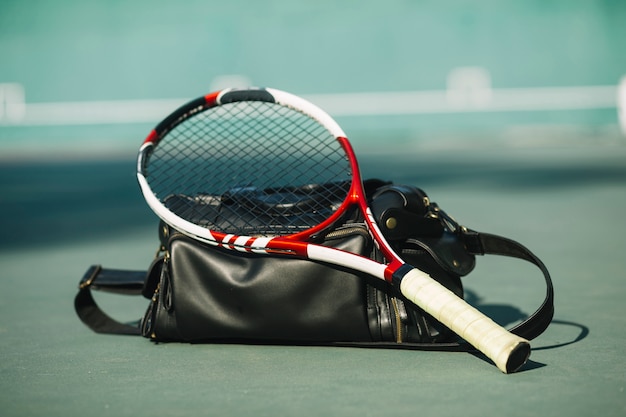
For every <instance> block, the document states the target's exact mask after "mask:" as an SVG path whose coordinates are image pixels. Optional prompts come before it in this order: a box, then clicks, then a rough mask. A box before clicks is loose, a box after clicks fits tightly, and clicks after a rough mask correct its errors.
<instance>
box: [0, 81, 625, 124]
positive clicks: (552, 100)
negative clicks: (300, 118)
mask: <svg viewBox="0 0 626 417" xmlns="http://www.w3.org/2000/svg"><path fill="white" fill-rule="evenodd" d="M2 86H4V88H0V109H1V110H2V111H0V125H4V126H11V125H12V126H38V125H96V124H132V123H156V122H158V121H159V120H161V119H162V118H163V117H165V116H166V115H168V114H169V113H171V112H172V111H173V110H174V109H176V108H177V107H178V106H180V105H181V104H183V103H185V102H186V101H188V99H184V98H181V99H155V100H110V101H85V102H49V103H25V102H24V101H23V96H21V97H18V96H16V94H17V93H20V91H21V90H20V89H19V88H16V86H19V84H0V87H2ZM16 92H17V93H16ZM11 94H13V95H11ZM303 97H304V98H306V99H307V100H309V101H311V102H313V103H315V104H316V105H318V106H319V107H321V108H323V109H324V110H325V111H327V112H328V113H329V114H331V115H332V116H383V115H417V114H437V113H476V112H516V111H554V110H585V109H613V108H617V107H618V87H617V86H582V87H541V88H503V89H491V88H489V89H487V90H484V91H478V92H477V91H464V90H458V91H455V90H432V91H399V92H365V93H341V94H316V95H303Z"/></svg>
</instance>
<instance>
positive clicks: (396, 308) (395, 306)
mask: <svg viewBox="0 0 626 417" xmlns="http://www.w3.org/2000/svg"><path fill="white" fill-rule="evenodd" d="M390 300H391V306H392V307H393V314H394V317H395V321H396V323H395V324H396V329H395V330H396V343H402V342H403V340H404V337H403V333H402V315H401V314H400V308H399V306H398V299H397V298H396V297H390Z"/></svg>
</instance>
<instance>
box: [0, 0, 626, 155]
mask: <svg viewBox="0 0 626 417" xmlns="http://www.w3.org/2000/svg"><path fill="white" fill-rule="evenodd" d="M624 22H626V2H624V1H615V0H604V1H601V0H546V1H538V0H535V1H531V0H529V1H512V0H503V1H497V0H484V1H470V0H450V1H443V2H440V1H433V0H415V1H407V0H389V1H385V2H380V1H371V0H367V1H356V0H345V1H341V2H336V1H329V0H319V1H315V2H304V1H297V2H295V1H287V0H273V1H250V0H233V1H228V2H223V1H197V0H190V1H185V2H178V1H162V0H157V1H147V0H131V1H119V0H109V1H101V0H100V1H96V0H89V1H82V0H81V1H78V0H57V1H53V2H51V1H43V0H40V1H37V0H2V1H1V2H0V83H4V84H6V83H12V84H19V85H20V86H21V87H22V88H23V92H24V100H25V102H26V103H50V102H52V103H59V102H61V103H63V102H79V103H82V102H85V103H92V102H98V101H103V100H105V101H107V100H114V101H119V100H122V101H123V100H143V99H147V100H157V99H158V100H162V99H188V98H193V97H196V96H198V95H201V94H204V93H206V92H208V91H210V90H211V89H213V88H216V87H218V86H223V84H224V83H226V84H228V82H229V81H228V80H231V82H232V81H233V80H234V81H236V82H243V83H247V84H252V85H256V86H271V87H275V88H280V89H283V90H287V91H290V92H293V93H295V94H302V95H312V94H313V95H314V94H339V93H358V92H398V91H431V90H436V91H445V90H446V88H447V87H448V86H449V85H448V82H449V79H448V76H449V75H450V74H451V72H452V71H453V70H455V69H457V68H464V67H472V68H474V67H478V68H481V69H482V70H484V71H485V72H486V74H487V75H488V76H489V80H488V82H489V86H490V87H491V88H493V89H510V88H521V89H528V88H537V87H550V88H552V87H580V86H608V87H615V86H617V84H618V83H619V80H620V78H621V77H622V76H624V74H626V54H624V50H626V24H624ZM232 76H236V78H234V79H233V78H232ZM224 77H230V78H226V79H224ZM220 80H221V81H220ZM0 91H1V89H0ZM607 91H608V92H607V93H606V94H605V96H607V94H608V95H609V98H608V99H606V98H605V99H604V103H605V104H602V105H600V106H598V105H594V104H593V103H591V102H590V103H589V106H587V108H585V105H584V103H583V106H582V107H583V108H582V109H576V110H574V111H572V110H571V109H565V110H558V109H557V110H551V111H548V112H546V111H543V110H538V111H532V110H531V111H525V112H520V111H516V112H510V111H495V112H493V111H491V112H469V113H468V112H440V113H436V114H429V113H428V112H426V113H413V114H410V115H400V116H398V115H391V116H389V115H387V116H384V117H383V116H380V115H374V116H371V115H368V116H367V117H364V116H362V117H354V116H353V117H345V118H341V117H339V118H340V120H339V121H340V123H342V124H343V125H344V127H346V130H348V131H349V133H350V134H351V136H352V137H353V139H355V140H356V139H357V138H355V137H354V135H355V134H356V135H358V136H360V137H363V138H366V137H370V136H375V137H378V136H380V132H389V131H390V130H389V129H391V132H392V133H387V136H388V140H401V139H402V138H404V140H405V141H406V140H411V141H417V142H419V141H427V140H428V139H429V138H432V137H433V135H434V137H435V138H438V137H440V136H443V135H453V136H454V137H459V136H462V135H465V136H467V135H470V137H471V135H472V134H475V135H479V136H481V135H482V136H484V135H485V132H487V133H488V136H493V137H496V136H498V135H500V133H501V132H502V130H503V129H505V128H510V127H512V126H513V127H514V126H544V127H545V126H560V127H563V126H575V127H578V128H583V129H587V130H584V131H583V133H582V134H578V133H577V134H576V135H572V132H571V131H566V134H570V135H571V136H578V137H584V138H587V139H588V137H589V135H591V136H594V137H595V136H601V137H603V138H605V137H606V136H609V137H611V138H612V139H611V140H613V141H614V140H618V139H616V138H617V136H618V135H617V133H618V131H619V130H618V129H617V112H616V105H615V103H614V102H612V101H611V99H610V96H611V91H612V90H607ZM11 100H12V99H11V98H10V97H8V94H5V98H4V99H1V100H0V103H2V101H4V104H3V105H4V107H5V108H8V104H7V102H8V101H11ZM562 100H565V101H567V99H562ZM606 102H608V103H609V104H606ZM566 104H567V103H566ZM0 108H1V107H0ZM165 109H166V107H163V111H164V110H165ZM172 109H173V108H172ZM330 110H331V109H329V111H330ZM163 111H161V112H155V113H154V116H153V117H150V118H148V119H149V120H146V119H145V118H144V119H142V120H139V121H138V120H134V119H133V120H130V121H129V122H128V123H102V125H99V126H98V125H93V124H92V123H63V122H61V123H60V124H61V125H63V126H58V125H57V124H55V123H43V125H44V126H41V124H38V126H33V124H29V123H15V122H11V121H8V120H7V117H6V113H7V111H5V112H4V113H5V117H4V118H0V152H2V151H4V153H5V155H7V154H9V153H11V152H12V153H15V152H18V151H20V150H22V151H23V150H24V149H26V150H31V151H32V150H34V149H37V148H38V147H40V146H44V145H45V146H48V147H50V148H53V147H54V146H52V145H51V143H54V144H55V145H56V144H58V145H60V146H61V145H62V146H65V147H73V146H79V147H86V146H91V145H93V144H94V143H97V142H102V141H108V142H109V143H110V144H111V145H110V146H112V147H120V146H121V147H122V149H123V150H124V152H127V151H128V150H129V149H130V147H131V146H130V143H132V144H133V147H135V145H136V144H137V143H138V141H139V142H140V141H141V138H142V137H143V136H144V135H145V132H146V129H148V128H149V127H150V126H151V125H153V124H154V123H156V122H157V121H158V120H159V118H160V117H162V116H163V115H164V114H162V113H163ZM331 113H332V112H331ZM1 114H2V113H1V112H0V115H1ZM152 119H153V120H152ZM140 122H141V123H140ZM81 124H83V126H76V125H81ZM84 124H90V126H84ZM140 124H141V125H140ZM598 128H600V131H599V130H598ZM590 129H591V130H590ZM476 132H477V133H476ZM532 132H534V133H536V132H535V131H534V130H533V131H532ZM554 132H555V131H554V130H548V132H547V133H545V132H543V133H542V134H541V137H542V138H544V139H545V140H548V139H549V137H550V136H551V135H553V134H554ZM534 133H533V134H534ZM558 134H559V135H562V134H563V133H562V129H561V130H559V133H558ZM500 136H501V135H500ZM363 140H365V139H363ZM368 143H369V142H368ZM94 146H95V145H94ZM100 147H102V145H100Z"/></svg>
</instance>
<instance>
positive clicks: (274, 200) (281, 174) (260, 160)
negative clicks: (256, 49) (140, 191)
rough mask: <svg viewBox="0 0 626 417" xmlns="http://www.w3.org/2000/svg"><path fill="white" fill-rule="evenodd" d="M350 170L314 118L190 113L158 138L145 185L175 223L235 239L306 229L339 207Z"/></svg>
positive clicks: (232, 111)
mask: <svg viewBox="0 0 626 417" xmlns="http://www.w3.org/2000/svg"><path fill="white" fill-rule="evenodd" d="M350 180H351V170H350V165H349V163H348V160H347V158H346V156H345V152H344V151H343V149H342V148H341V145H340V144H339V142H338V141H337V140H336V138H335V137H334V136H333V135H332V134H331V133H330V132H329V130H328V129H326V127H324V126H323V125H322V124H321V123H319V122H318V121H317V120H316V119H314V118H312V117H310V116H308V115H306V114H305V113H303V112H300V111H298V110H296V109H293V108H289V107H286V106H282V105H279V104H274V103H267V102H256V101H254V102H237V103H230V104H225V105H222V106H217V107H214V108H210V109H207V110H205V111H203V112H199V113H195V114H194V115H192V116H191V117H189V118H188V119H186V120H184V121H182V122H181V123H179V124H178V125H177V126H175V127H173V128H172V129H170V130H169V131H168V133H167V134H166V135H165V136H164V137H163V138H161V140H160V142H159V144H158V146H156V147H155V148H154V150H153V152H152V154H151V155H150V158H149V163H148V166H147V181H148V183H149V184H150V188H151V189H152V191H153V192H154V194H155V195H156V197H157V198H158V199H159V200H161V202H162V203H163V204H164V205H165V206H166V207H167V208H168V209H169V210H170V211H172V212H173V213H174V214H176V215H177V216H179V217H181V218H183V219H185V220H187V221H190V222H192V223H194V224H200V225H203V226H206V227H207V228H210V229H212V230H219V231H221V232H224V233H229V234H236V235H247V236H256V235H285V234H293V233H295V232H297V231H300V230H306V229H309V228H311V227H313V226H315V225H317V224H319V223H320V222H322V221H323V220H325V219H326V218H328V217H329V216H330V215H332V214H333V213H334V212H335V211H336V210H337V208H338V207H339V206H340V205H341V203H342V202H343V201H344V200H345V198H346V196H347V193H348V190H349V186H350Z"/></svg>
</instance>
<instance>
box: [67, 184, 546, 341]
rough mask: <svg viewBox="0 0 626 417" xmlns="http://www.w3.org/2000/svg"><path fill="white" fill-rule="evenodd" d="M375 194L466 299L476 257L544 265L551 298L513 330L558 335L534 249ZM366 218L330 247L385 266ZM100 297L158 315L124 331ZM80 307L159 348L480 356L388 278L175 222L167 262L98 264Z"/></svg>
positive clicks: (389, 226) (389, 194)
mask: <svg viewBox="0 0 626 417" xmlns="http://www.w3.org/2000/svg"><path fill="white" fill-rule="evenodd" d="M366 190H367V191H366V192H367V195H368V196H370V195H371V196H372V197H371V198H370V206H371V207H372V210H373V213H374V215H375V217H376V219H377V222H378V224H379V225H380V227H381V229H382V231H383V233H384V234H385V236H386V238H387V239H388V240H389V242H390V243H392V245H393V246H394V249H395V250H396V251H397V253H399V254H400V255H401V257H402V258H403V259H404V260H405V261H406V262H408V263H410V264H411V265H413V266H416V267H418V268H420V269H422V270H424V271H426V272H428V273H429V274H430V275H431V276H432V277H433V278H435V279H436V280H438V281H439V282H440V283H442V284H443V285H445V286H446V287H448V288H449V289H450V290H451V291H453V292H454V293H456V294H457V295H458V296H459V297H463V286H462V282H461V277H462V276H465V275H467V274H469V273H470V272H471V271H472V270H473V268H474V265H475V255H484V254H497V255H504V256H511V257H516V258H520V259H523V260H526V261H529V262H531V263H533V264H535V265H536V266H537V267H538V268H539V269H540V270H541V271H542V272H543V274H544V278H545V282H546V297H545V299H544V301H543V303H542V304H541V306H540V307H539V308H538V309H537V311H535V312H534V313H533V314H531V315H530V316H529V317H528V318H527V319H526V320H524V321H522V322H521V323H519V324H518V325H517V326H515V327H514V328H512V329H511V331H512V332H514V333H516V334H518V335H520V336H522V337H525V338H527V339H533V338H535V337H536V336H538V335H539V334H541V333H542V332H543V331H544V330H545V329H546V328H547V326H548V325H549V323H550V321H551V319H552V316H553V288H552V282H551V279H550V275H549V273H548V271H547V269H546V268H545V266H544V265H543V263H542V262H541V261H540V260H539V259H538V258H537V257H536V256H535V255H533V254H532V253H531V252H530V251H529V250H528V249H526V248H525V247H523V246H522V245H520V244H518V243H517V242H514V241H512V240H509V239H506V238H502V237H498V236H495V235H489V234H483V233H478V232H475V231H471V230H468V229H467V228H464V227H460V226H459V225H458V224H456V222H455V221H454V220H453V219H452V218H451V217H449V216H447V215H446V214H445V212H443V211H442V210H441V209H440V208H439V207H438V206H437V205H436V204H435V203H432V202H430V200H429V199H428V197H427V195H426V194H425V193H424V192H423V191H422V190H420V189H418V188H415V187H408V186H398V185H394V184H390V183H384V182H381V181H377V180H370V181H367V182H366ZM360 220H361V219H359V218H358V217H356V218H352V219H348V220H347V221H346V223H345V224H343V225H341V226H339V227H337V228H335V229H334V230H333V231H332V232H330V233H328V234H327V235H325V236H324V237H323V239H322V241H321V242H319V243H322V244H324V245H328V246H332V247H337V248H341V249H345V250H347V251H350V252H354V253H359V254H361V255H364V256H367V257H370V258H372V259H377V260H382V258H381V255H380V253H379V252H378V251H377V250H376V247H375V245H374V244H373V242H372V239H371V237H370V236H369V234H368V232H367V230H366V228H365V226H364V224H363V223H362V222H361V221H360ZM259 227H262V225H260V226H259ZM92 290H101V291H109V292H117V293H125V294H132V295H140V294H141V295H143V296H144V297H146V298H148V299H149V300H150V301H149V306H148V309H147V311H146V314H145V315H144V317H143V318H142V319H141V320H140V321H139V322H137V323H128V324H126V323H120V322H118V321H116V320H114V319H112V318H111V317H110V316H108V315H107V314H106V313H104V312H103V311H102V310H101V309H100V308H99V307H98V305H97V303H96V301H95V299H94V298H93V296H92V293H91V291H92ZM75 308H76V312H77V314H78V316H79V317H80V318H81V320H82V321H83V322H84V323H85V324H86V325H87V326H89V327H90V328H91V329H93V330H94V331H96V332H98V333H112V334H134V335H142V336H144V337H147V338H150V339H152V340H153V341H156V342H194V343H195V342H214V343H217V342H228V343H234V342H243V343H281V344H332V345H345V346H375V347H405V348H421V349H450V350H456V349H469V347H468V346H467V345H466V344H465V343H464V342H463V341H461V340H458V339H457V336H456V335H454V334H453V333H452V332H451V331H450V330H449V329H447V328H446V327H445V326H443V325H441V324H440V323H439V322H437V321H436V320H435V319H433V318H432V317H430V316H429V315H427V314H425V313H424V312H423V311H422V310H421V309H419V308H418V307H417V306H415V305H414V304H413V303H411V302H409V301H407V300H406V299H404V297H403V296H402V295H401V294H400V293H399V292H397V291H396V290H395V289H394V288H393V287H391V286H390V285H388V284H387V283H385V282H382V281H380V280H378V279H375V278H372V277H369V276H367V275H365V274H354V273H352V272H349V271H346V270H343V269H341V268H339V267H336V266H331V265H328V264H322V263H317V262H313V261H305V260H298V259H285V258H272V257H268V256H264V255H258V254H253V253H241V252H236V251H230V250H226V249H221V248H218V247H214V246H209V245H206V244H204V243H201V242H198V241H196V240H194V239H192V238H189V237H187V236H185V235H183V234H181V233H179V232H177V231H175V230H173V229H171V228H169V227H167V226H165V225H164V224H161V225H160V253H159V255H158V256H157V258H156V259H155V261H154V262H153V264H152V265H151V266H150V268H149V269H148V271H125V270H116V269H108V268H102V267H100V266H92V267H90V268H89V269H88V270H87V272H86V273H85V275H84V276H83V278H82V279H81V282H80V284H79V292H78V294H77V296H76V299H75ZM496 319H497V318H496Z"/></svg>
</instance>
